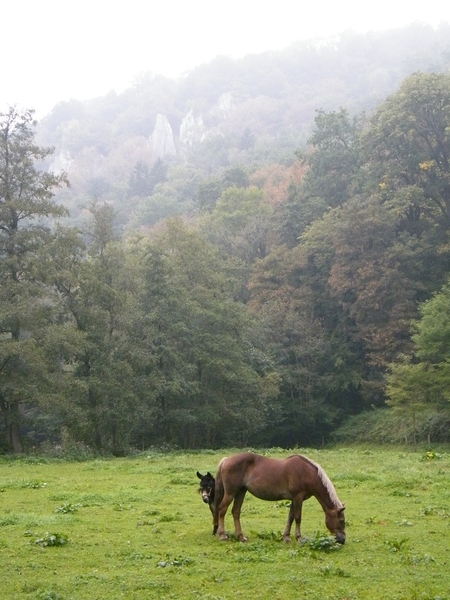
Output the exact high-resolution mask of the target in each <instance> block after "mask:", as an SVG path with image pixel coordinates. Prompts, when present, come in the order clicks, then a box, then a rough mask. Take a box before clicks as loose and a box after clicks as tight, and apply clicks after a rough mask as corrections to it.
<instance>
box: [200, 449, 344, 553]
mask: <svg viewBox="0 0 450 600" xmlns="http://www.w3.org/2000/svg"><path fill="white" fill-rule="evenodd" d="M198 475H199V474H198ZM247 491H249V492H250V493H251V494H253V496H256V497H257V498H260V499H261V500H270V501H272V502H273V501H276V500H291V507H290V510H289V515H288V519H287V523H286V527H285V529H284V532H283V539H284V541H285V542H290V541H291V527H292V523H293V521H295V539H296V540H297V541H299V540H300V537H301V534H300V522H301V517H302V503H303V501H304V500H307V499H308V498H310V497H311V496H314V497H315V498H316V499H317V501H318V502H319V504H320V505H321V507H322V509H323V511H324V513H325V524H326V526H327V528H328V529H329V530H330V532H331V533H332V534H333V535H334V536H335V537H336V541H337V542H339V543H340V544H344V543H345V519H344V508H345V507H344V505H343V504H342V503H341V502H340V500H339V498H338V497H337V494H336V490H335V489H334V487H333V484H332V483H331V481H330V480H329V478H328V476H327V475H326V473H325V471H324V470H323V469H322V467H320V466H319V465H318V464H316V463H315V462H313V461H312V460H309V459H307V458H306V457H304V456H300V455H294V456H289V457H288V458H285V459H282V460H279V459H274V458H268V457H266V456H259V455H257V454H253V453H250V452H244V453H242V454H235V455H234V456H230V457H228V458H224V459H222V460H221V462H220V463H219V466H218V468H217V473H216V482H215V497H214V502H213V504H214V529H213V534H215V533H217V535H218V536H219V538H220V539H221V540H226V539H227V535H226V533H225V525H224V520H225V515H226V512H227V510H228V507H229V506H230V504H231V502H233V501H234V502H233V509H232V514H233V518H234V528H235V534H236V537H237V538H238V540H240V541H242V542H245V541H246V538H245V537H244V534H243V533H242V528H241V522H240V514H241V507H242V503H243V501H244V497H245V494H246V492H247ZM210 506H211V505H210Z"/></svg>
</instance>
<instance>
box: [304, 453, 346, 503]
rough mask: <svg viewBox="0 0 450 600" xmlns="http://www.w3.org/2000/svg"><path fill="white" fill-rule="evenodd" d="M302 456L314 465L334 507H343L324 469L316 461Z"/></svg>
mask: <svg viewBox="0 0 450 600" xmlns="http://www.w3.org/2000/svg"><path fill="white" fill-rule="evenodd" d="M303 458H305V459H306V460H307V461H308V462H310V463H311V464H312V465H314V466H315V467H316V469H317V474H318V476H319V478H320V481H321V482H322V483H323V485H324V487H325V489H326V490H327V492H328V495H329V496H330V500H331V502H332V503H333V504H334V506H335V507H336V508H344V505H343V504H342V502H341V501H340V500H339V498H338V495H337V493H336V490H335V489H334V485H333V484H332V483H331V480H330V478H329V477H328V475H327V474H326V473H325V471H324V470H323V469H322V467H321V466H320V465H318V464H317V463H316V462H314V461H313V460H311V459H309V458H306V457H305V456H304V457H303Z"/></svg>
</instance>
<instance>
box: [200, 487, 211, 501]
mask: <svg viewBox="0 0 450 600" xmlns="http://www.w3.org/2000/svg"><path fill="white" fill-rule="evenodd" d="M202 500H203V502H206V504H209V503H210V501H211V489H209V490H202Z"/></svg>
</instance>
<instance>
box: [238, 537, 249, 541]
mask: <svg viewBox="0 0 450 600" xmlns="http://www.w3.org/2000/svg"><path fill="white" fill-rule="evenodd" d="M239 541H240V542H248V539H247V538H246V537H244V536H241V537H240V538H239Z"/></svg>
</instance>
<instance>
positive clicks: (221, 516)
mask: <svg viewBox="0 0 450 600" xmlns="http://www.w3.org/2000/svg"><path fill="white" fill-rule="evenodd" d="M232 502H233V495H232V494H224V496H223V498H222V501H221V503H220V504H219V506H218V508H217V514H218V519H217V536H218V537H219V539H220V540H226V539H227V534H226V533H225V515H226V514H227V510H228V507H229V506H230V504H231V503H232ZM214 528H215V525H214Z"/></svg>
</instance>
